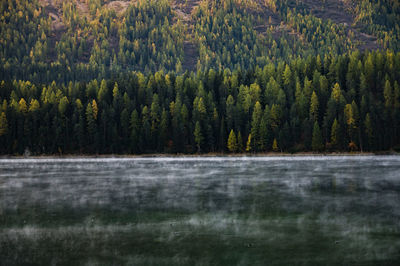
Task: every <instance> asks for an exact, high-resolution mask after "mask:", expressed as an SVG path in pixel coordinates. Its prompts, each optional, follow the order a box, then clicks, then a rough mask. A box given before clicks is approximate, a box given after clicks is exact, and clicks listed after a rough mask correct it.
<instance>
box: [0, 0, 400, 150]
mask: <svg viewBox="0 0 400 266" xmlns="http://www.w3.org/2000/svg"><path fill="white" fill-rule="evenodd" d="M330 1H331V2H332V1H334V0H325V1H324V3H325V2H326V3H328V4H329V3H330ZM115 2H118V4H119V5H123V6H124V8H121V6H120V8H119V9H115V8H112V5H111V4H113V3H114V4H115ZM310 2H312V1H275V0H266V1H255V0H221V1H167V0H162V1H153V0H139V1H134V2H129V1H101V0H86V1H72V0H70V1H57V0H55V1H50V0H49V1H45V0H43V1H42V0H39V1H38V0H34V1H26V0H8V1H2V2H1V3H0V15H1V17H0V61H1V64H0V80H1V83H0V153H1V154H24V153H26V152H29V153H32V154H38V155H39V154H110V153H114V154H142V153H207V152H232V153H241V152H248V153H251V152H269V151H274V152H305V151H314V152H334V151H338V152H343V151H372V152H375V151H387V150H400V87H399V83H400V53H399V48H400V44H399V40H400V38H399V34H400V27H399V24H400V15H399V14H400V7H399V3H398V2H397V1H391V0H383V1H382V0H381V1H368V0H362V1H350V0H347V1H343V6H342V7H341V8H343V12H344V14H348V15H346V16H345V17H344V18H343V20H344V21H347V20H349V21H350V20H351V23H348V22H340V21H336V20H335V19H330V18H328V19H327V18H325V17H324V16H328V15H329V13H327V12H329V11H327V10H314V9H311V8H310ZM317 11H318V12H319V13H318V12H317ZM324 12H325V13H324ZM321 14H322V15H321Z"/></svg>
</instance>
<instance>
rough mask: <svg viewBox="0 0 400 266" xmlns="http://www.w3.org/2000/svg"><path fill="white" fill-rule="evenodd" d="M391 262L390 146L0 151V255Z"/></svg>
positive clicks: (397, 167) (18, 258)
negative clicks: (103, 154) (203, 153)
mask: <svg viewBox="0 0 400 266" xmlns="http://www.w3.org/2000/svg"><path fill="white" fill-rule="evenodd" d="M23 264H36V265H49V264H54V265H98V264H101V265H110V264H115V265H121V264H128V265H210V264H212V265H399V264H400V157H398V156H377V157H375V156H360V157H358V156H349V157H346V156H345V157H328V156H315V157H238V158H235V157H217V158H214V157H210V158H207V157H202V158H194V157H187V158H185V157H183V158H106V159H103V158H102V159H91V158H90V159H89V158H88V159H82V158H79V159H3V160H0V265H23Z"/></svg>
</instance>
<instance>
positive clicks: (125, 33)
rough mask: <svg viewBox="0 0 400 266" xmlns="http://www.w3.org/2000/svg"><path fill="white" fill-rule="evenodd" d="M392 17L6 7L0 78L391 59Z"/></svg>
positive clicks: (235, 0) (390, 8)
mask: <svg viewBox="0 0 400 266" xmlns="http://www.w3.org/2000/svg"><path fill="white" fill-rule="evenodd" d="M398 11H399V7H398V4H397V2H395V1H390V0H386V1H380V2H379V3H378V4H377V3H375V1H368V0H362V1H350V0H325V1H322V2H321V1H316V0H300V1H299V0H298V1H288V0H286V1H277V0H265V1H261V0H221V1H211V0H209V1H205V0H202V1H201V0H188V1H183V0H174V1H172V0H169V1H168V0H162V1H154V0H131V1H129V0H125V1H106V0H105V1H102V0H68V1H60V0H34V1H15V0H12V1H3V2H2V3H1V5H0V13H1V19H0V26H1V28H0V36H1V37H0V60H1V66H0V68H1V74H0V75H1V76H0V78H1V79H15V78H16V79H21V78H22V79H30V80H33V81H41V82H50V81H52V80H57V81H68V80H76V79H79V80H88V79H91V78H94V77H105V76H109V75H110V74H111V73H117V72H120V71H126V70H138V71H143V72H146V73H147V72H154V71H159V70H163V71H164V72H169V71H175V72H177V73H181V72H184V71H186V70H191V71H199V70H201V71H205V70H207V69H209V68H216V69H222V68H230V69H238V68H240V69H248V68H254V67H255V66H260V67H263V66H265V65H266V64H267V63H268V62H270V61H274V62H279V61H286V60H288V59H291V58H296V57H297V56H301V57H307V56H309V55H320V56H321V57H322V58H323V57H324V56H325V54H329V55H340V54H345V53H348V52H350V51H354V50H362V51H363V50H365V49H367V50H376V49H387V48H389V49H392V50H394V51H395V52H396V51H398V49H399V37H398V36H399V21H400V19H399V12H398Z"/></svg>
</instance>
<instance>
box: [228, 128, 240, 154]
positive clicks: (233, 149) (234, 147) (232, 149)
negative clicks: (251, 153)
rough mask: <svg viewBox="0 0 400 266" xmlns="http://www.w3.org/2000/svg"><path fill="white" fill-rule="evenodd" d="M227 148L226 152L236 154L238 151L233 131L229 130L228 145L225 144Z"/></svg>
mask: <svg viewBox="0 0 400 266" xmlns="http://www.w3.org/2000/svg"><path fill="white" fill-rule="evenodd" d="M227 147H228V150H229V151H230V152H237V150H238V144H237V140H236V134H235V132H234V131H233V129H232V130H231V132H230V133H229V138H228V143H227Z"/></svg>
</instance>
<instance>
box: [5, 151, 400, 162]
mask: <svg viewBox="0 0 400 266" xmlns="http://www.w3.org/2000/svg"><path fill="white" fill-rule="evenodd" d="M390 155H392V156H400V153H398V152H395V151H386V152H375V153H374V152H327V153H314V152H299V153H287V152H262V153H261V152H260V153H200V154H188V153H151V154H43V155H30V156H26V155H0V160H1V159H57V158H59V159H68V158H93V159H95V158H133V159H134V158H185V157H186V158H206V157H215V158H218V157H233V158H240V157H323V156H326V157H340V156H390Z"/></svg>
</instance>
